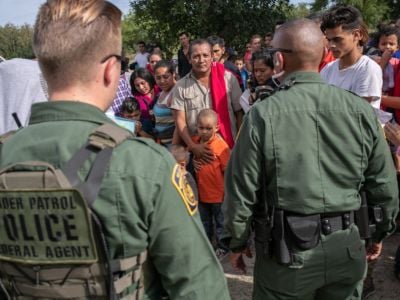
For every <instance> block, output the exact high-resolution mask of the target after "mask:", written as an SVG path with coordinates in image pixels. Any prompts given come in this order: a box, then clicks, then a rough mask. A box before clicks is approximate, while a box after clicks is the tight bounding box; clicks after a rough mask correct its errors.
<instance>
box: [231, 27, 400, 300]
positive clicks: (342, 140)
mask: <svg viewBox="0 0 400 300" xmlns="http://www.w3.org/2000/svg"><path fill="white" fill-rule="evenodd" d="M273 47H274V48H272V49H271V50H272V51H273V52H274V60H275V69H276V70H277V73H280V72H281V73H282V77H283V78H284V80H283V82H282V84H281V86H280V89H279V91H277V92H276V93H275V94H273V95H272V96H270V97H269V98H268V99H266V100H264V101H260V102H258V103H256V104H255V105H254V106H253V107H252V109H251V110H250V111H249V112H248V114H247V116H246V118H245V120H244V123H243V125H242V128H241V131H240V134H239V137H238V139H237V143H236V144H235V147H234V149H233V151H232V155H231V159H230V161H229V164H228V167H227V171H226V173H225V201H224V207H223V211H224V217H225V224H224V225H225V231H226V232H225V235H224V238H225V240H226V242H228V244H229V247H230V249H231V251H232V254H231V256H230V259H231V263H232V265H233V266H234V267H235V268H237V269H239V270H242V271H246V266H245V263H244V260H243V254H244V253H247V254H249V250H248V248H247V245H248V239H249V237H250V233H251V230H252V229H254V231H255V246H256V263H255V269H254V292H253V299H332V300H333V299H335V300H336V299H350V297H351V296H352V295H353V291H354V289H355V287H356V286H357V284H358V283H359V282H360V281H362V278H363V275H364V272H365V268H366V253H365V248H364V246H363V242H362V241H361V239H360V235H359V230H358V227H357V225H356V224H355V217H354V215H355V211H357V210H358V209H359V208H360V195H359V191H360V189H361V188H362V189H363V190H364V191H365V192H366V194H367V199H368V202H369V204H370V205H377V206H380V207H381V208H382V209H383V215H384V221H383V222H382V223H380V224H379V225H378V226H377V231H376V232H375V234H374V236H373V241H374V243H376V244H378V243H380V242H381V241H382V239H383V238H384V237H385V236H387V235H388V234H389V233H391V232H392V231H393V230H394V228H395V223H394V218H395V216H396V214H397V207H398V199H397V196H398V190H397V183H396V174H395V171H394V168H393V164H392V162H391V157H390V154H389V151H388V147H387V144H386V142H385V139H384V137H383V134H382V130H381V129H380V125H379V123H378V121H377V120H376V117H375V115H374V112H373V108H372V107H371V106H370V105H369V104H368V102H366V101H365V100H363V99H362V98H360V97H358V96H356V95H354V94H352V93H349V92H347V91H345V90H342V89H339V88H337V87H334V86H330V85H327V84H325V83H324V82H323V80H322V79H321V77H320V75H319V74H318V66H319V64H320V62H321V59H322V54H323V47H324V45H323V34H322V32H321V30H320V29H319V28H318V26H317V25H316V24H315V23H314V22H312V21H310V20H295V21H291V22H288V23H285V24H283V25H282V26H281V27H280V28H279V29H278V30H277V32H276V34H275V35H274V39H273ZM243 157H245V158H246V159H242V158H243ZM376 244H375V245H376Z"/></svg>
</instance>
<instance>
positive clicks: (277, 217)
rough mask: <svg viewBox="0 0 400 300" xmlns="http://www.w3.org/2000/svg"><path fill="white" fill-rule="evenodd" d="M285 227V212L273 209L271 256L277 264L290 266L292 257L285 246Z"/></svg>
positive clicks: (286, 245)
mask: <svg viewBox="0 0 400 300" xmlns="http://www.w3.org/2000/svg"><path fill="white" fill-rule="evenodd" d="M285 227H286V226H285V211H284V210H282V209H275V211H274V217H273V230H272V235H273V237H272V239H273V256H274V257H275V258H276V260H277V262H278V263H279V264H283V265H287V264H290V263H291V257H292V256H291V252H290V251H289V248H288V244H287V238H286V235H285V231H286V230H285Z"/></svg>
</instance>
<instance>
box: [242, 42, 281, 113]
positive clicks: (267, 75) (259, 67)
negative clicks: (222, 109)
mask: <svg viewBox="0 0 400 300" xmlns="http://www.w3.org/2000/svg"><path fill="white" fill-rule="evenodd" d="M251 68H252V70H253V73H252V75H251V82H250V86H249V87H248V89H246V90H245V91H244V92H243V94H242V96H241V97H240V105H241V106H242V108H243V111H244V112H245V113H247V112H248V111H249V109H250V107H251V106H252V105H253V103H254V102H256V101H257V100H259V99H263V98H265V97H267V94H268V92H270V93H271V92H272V91H273V90H274V89H275V88H276V87H277V84H276V83H275V82H274V81H273V80H272V75H274V74H275V71H274V61H273V59H272V54H271V52H269V51H268V50H263V51H258V52H255V53H253V56H252V58H251Z"/></svg>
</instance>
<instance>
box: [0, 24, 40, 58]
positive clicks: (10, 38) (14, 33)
mask: <svg viewBox="0 0 400 300" xmlns="http://www.w3.org/2000/svg"><path fill="white" fill-rule="evenodd" d="M32 36H33V28H32V27H31V26H29V25H22V26H15V25H12V24H6V25H5V26H3V27H2V26H0V56H3V57H4V58H6V59H10V58H15V57H21V58H32V57H33V50H32Z"/></svg>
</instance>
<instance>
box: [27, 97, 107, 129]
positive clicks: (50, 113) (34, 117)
mask: <svg viewBox="0 0 400 300" xmlns="http://www.w3.org/2000/svg"><path fill="white" fill-rule="evenodd" d="M52 121H86V122H93V123H97V124H103V123H112V121H111V120H110V119H109V118H108V117H107V116H106V114H105V113H104V112H103V111H102V110H100V109H99V108H97V107H96V106H93V105H90V104H87V103H83V102H73V101H49V102H41V103H36V104H33V105H32V113H31V117H30V120H29V124H37V123H42V122H52Z"/></svg>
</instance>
